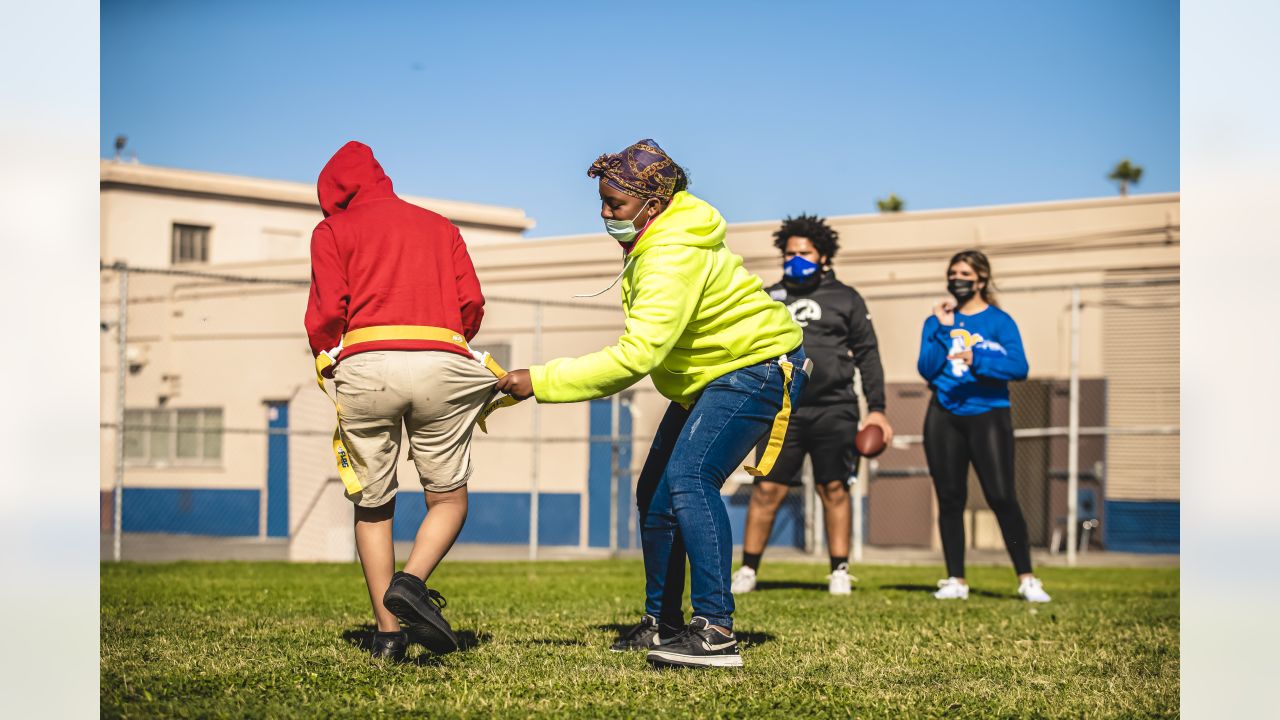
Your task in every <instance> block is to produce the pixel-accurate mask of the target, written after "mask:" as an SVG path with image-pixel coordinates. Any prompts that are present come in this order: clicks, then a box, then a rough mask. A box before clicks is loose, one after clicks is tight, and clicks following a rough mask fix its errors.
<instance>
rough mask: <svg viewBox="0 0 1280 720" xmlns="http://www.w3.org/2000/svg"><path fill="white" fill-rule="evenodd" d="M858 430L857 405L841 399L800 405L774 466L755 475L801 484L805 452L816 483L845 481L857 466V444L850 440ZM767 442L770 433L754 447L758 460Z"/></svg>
mask: <svg viewBox="0 0 1280 720" xmlns="http://www.w3.org/2000/svg"><path fill="white" fill-rule="evenodd" d="M857 434H858V406H857V405H854V404H852V403H841V404H839V405H810V406H808V407H801V408H799V409H798V410H796V412H795V413H794V414H793V415H792V416H791V423H790V424H789V425H788V426H787V437H786V439H785V440H784V441H783V443H782V452H780V453H778V460H777V462H775V463H774V465H773V470H772V471H770V472H769V474H768V475H765V476H764V477H758V478H756V482H761V481H763V482H774V483H781V484H783V485H790V486H792V487H795V486H798V485H800V482H801V481H800V471H801V469H802V468H803V466H804V456H805V455H806V454H807V455H808V456H809V459H810V461H811V462H812V463H813V480H814V483H815V484H818V485H825V484H827V483H829V482H831V481H833V480H840V481H844V482H848V480H849V478H850V477H851V476H852V475H853V474H854V472H856V471H857V469H858V448H857V446H856V445H854V442H853V438H854V436H855V435H857ZM768 443H769V436H768V435H766V436H765V437H764V438H763V439H761V441H760V444H759V446H757V447H756V459H757V460H759V457H760V455H761V454H762V453H763V452H764V448H765V446H766V445H768Z"/></svg>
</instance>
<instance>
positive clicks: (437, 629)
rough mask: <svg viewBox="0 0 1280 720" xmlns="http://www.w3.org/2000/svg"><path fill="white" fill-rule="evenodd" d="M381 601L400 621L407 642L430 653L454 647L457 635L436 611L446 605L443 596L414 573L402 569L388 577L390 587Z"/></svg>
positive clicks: (444, 651)
mask: <svg viewBox="0 0 1280 720" xmlns="http://www.w3.org/2000/svg"><path fill="white" fill-rule="evenodd" d="M382 604H383V605H384V606H386V608H387V609H388V610H390V611H391V613H392V614H393V615H395V616H396V617H397V618H398V619H399V620H400V624H401V625H403V626H404V630H405V633H407V634H408V636H409V640H410V641H411V642H416V643H418V644H419V645H423V646H425V647H426V648H427V649H428V650H430V651H431V652H434V653H448V652H453V651H454V650H457V649H458V638H457V637H456V636H455V635H454V634H453V628H451V627H449V621H448V620H445V619H444V615H442V614H441V613H440V610H441V609H442V608H443V607H444V606H445V604H446V603H445V599H444V596H443V595H441V594H440V593H438V592H436V591H435V590H432V589H430V588H428V587H427V584H426V583H424V582H422V580H420V579H419V578H418V577H417V576H415V575H410V574H409V573H405V572H398V573H396V574H395V575H393V576H391V587H389V588H387V594H386V595H383V596H382Z"/></svg>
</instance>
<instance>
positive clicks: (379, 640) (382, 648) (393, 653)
mask: <svg viewBox="0 0 1280 720" xmlns="http://www.w3.org/2000/svg"><path fill="white" fill-rule="evenodd" d="M408 648H409V636H408V635H406V634H405V633H404V631H402V630H401V631H396V632H375V633H374V634H373V648H372V649H371V650H370V652H371V653H372V654H373V656H374V657H375V658H378V659H386V660H392V661H395V662H400V661H402V660H404V652H405V650H407V649H408Z"/></svg>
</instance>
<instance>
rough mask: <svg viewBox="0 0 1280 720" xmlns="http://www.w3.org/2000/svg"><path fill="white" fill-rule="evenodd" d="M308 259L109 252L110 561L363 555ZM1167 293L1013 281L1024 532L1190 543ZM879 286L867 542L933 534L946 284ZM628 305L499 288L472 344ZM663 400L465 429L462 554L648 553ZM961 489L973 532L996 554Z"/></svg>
mask: <svg viewBox="0 0 1280 720" xmlns="http://www.w3.org/2000/svg"><path fill="white" fill-rule="evenodd" d="M305 275H306V265H305V263H298V262H293V263H288V262H284V263H277V264H274V265H269V266H263V265H258V266H254V267H252V268H245V269H241V270H239V271H237V272H230V271H229V272H226V273H210V272H192V271H187V270H183V269H181V268H176V269H173V268H170V269H147V268H130V267H125V266H121V265H112V266H105V265H104V266H103V269H102V281H103V287H102V299H103V322H102V331H103V332H102V360H103V361H102V369H101V371H102V377H103V382H102V388H103V401H102V408H103V417H102V447H103V454H102V471H101V477H102V483H101V488H102V503H101V507H102V517H101V530H102V537H103V557H104V558H117V559H126V560H151V559H201V558H208V559H222V558H235V559H269V558H274V559H292V560H350V559H352V558H353V557H354V540H353V537H352V532H351V523H352V510H351V504H350V502H349V501H348V500H347V499H346V498H345V497H344V496H343V492H342V485H341V483H340V482H339V480H338V477H337V472H336V469H335V464H334V459H333V453H332V447H331V438H332V433H333V426H334V405H333V401H332V400H331V399H330V398H329V397H326V396H325V394H324V393H321V392H320V391H319V390H318V389H317V388H316V387H315V383H314V380H313V378H312V377H311V376H310V372H311V370H310V367H311V356H310V350H309V348H308V346H307V342H306V338H305V335H304V334H303V332H302V327H301V318H302V315H303V311H304V309H305V306H306V297H307V295H306V287H307V284H308V281H307V280H306V279H305ZM1177 294H1178V284H1177V276H1176V271H1174V272H1171V273H1170V272H1165V273H1163V274H1162V273H1151V272H1148V273H1143V274H1139V275H1136V276H1132V277H1129V276H1123V277H1122V276H1114V277H1113V276H1110V275H1109V276H1108V277H1107V278H1106V279H1105V280H1104V281H1102V282H1093V283H1077V284H1075V285H1062V286H1040V287H1026V288H1018V289H1010V290H1008V291H1006V292H1005V293H1004V295H1003V296H1002V297H1003V298H1004V300H1005V301H1006V303H1007V307H1008V308H1009V310H1010V312H1011V313H1012V314H1013V315H1014V317H1015V318H1016V319H1017V321H1018V322H1019V325H1020V327H1021V328H1022V331H1023V334H1024V336H1026V339H1027V344H1028V347H1029V348H1033V347H1034V348H1037V349H1038V350H1037V351H1036V352H1039V353H1040V355H1037V354H1035V352H1033V353H1032V357H1031V362H1032V375H1031V378H1030V379H1029V380H1028V381H1026V382H1022V383H1015V384H1014V385H1013V418H1014V424H1015V426H1016V428H1017V433H1016V434H1017V453H1016V457H1017V483H1018V493H1019V497H1020V501H1021V505H1022V508H1023V510H1024V514H1025V515H1026V517H1027V521H1028V525H1029V528H1030V530H1031V540H1032V543H1033V545H1036V546H1039V547H1042V548H1048V549H1050V550H1057V551H1061V552H1073V550H1074V549H1075V548H1079V551H1081V552H1087V551H1089V550H1093V551H1097V550H1102V549H1106V550H1131V551H1166V552H1167V551H1172V552H1176V551H1177V498H1178V494H1177V490H1178V475H1177V458H1178V435H1177V432H1178V428H1177V422H1178V420H1177V417H1178V415H1177V409H1178V385H1177V382H1178V373H1177V345H1176V338H1177V304H1176V303H1177ZM866 297H867V301H868V303H869V305H870V307H871V308H872V310H873V311H874V312H875V313H876V315H877V329H878V332H879V334H880V337H881V343H882V355H885V356H886V370H887V376H888V379H889V383H888V395H889V408H888V415H889V418H890V420H891V422H892V423H893V425H894V427H895V428H896V430H897V438H896V440H895V442H894V445H893V447H892V448H891V449H890V450H888V451H887V452H885V453H884V454H883V455H881V456H880V457H879V458H877V459H876V460H874V461H866V460H864V461H863V463H862V465H861V472H860V474H859V477H858V481H857V482H854V483H853V484H852V486H851V487H852V488H853V490H854V493H853V495H854V503H855V511H854V513H853V518H854V521H853V528H852V536H853V538H852V542H853V547H854V556H855V559H859V558H861V557H862V556H863V555H862V554H863V551H864V550H873V551H874V552H877V553H880V555H879V556H880V557H893V556H895V555H904V556H905V555H906V554H908V553H911V552H914V551H917V550H924V551H936V549H937V547H938V541H937V530H936V513H937V510H936V501H935V500H934V498H933V490H932V484H931V481H930V477H929V473H928V469H927V464H926V462H925V460H924V454H923V450H922V447H921V437H920V428H922V426H923V418H924V411H925V409H926V408H927V404H928V391H927V389H926V388H925V386H924V384H923V383H922V382H921V381H919V380H918V378H913V377H912V376H911V374H910V372H909V371H903V370H902V368H908V369H909V368H913V367H914V347H913V346H914V344H915V340H914V338H918V330H917V328H918V327H919V325H918V321H919V320H920V319H922V316H920V313H919V312H917V310H918V309H919V308H920V307H921V306H922V303H924V302H925V301H932V299H933V298H926V297H925V296H923V295H921V294H919V293H904V294H893V293H891V292H887V291H883V290H882V291H881V292H879V294H876V293H868V294H867V295H866ZM1073 308H1074V310H1073ZM621 319H622V318H621V313H620V312H619V310H618V308H617V307H616V306H613V305H607V304H604V303H590V302H583V303H576V302H574V303H571V302H554V301H547V300H541V299H534V298H503V297H493V296H490V297H488V302H487V305H486V318H485V322H484V327H483V330H482V332H481V334H480V335H479V336H478V337H477V338H476V339H475V341H474V343H473V345H474V346H475V347H476V348H478V349H483V350H487V351H489V352H490V353H492V354H493V355H494V356H495V358H496V359H497V360H498V361H499V362H500V363H501V364H502V365H503V366H504V367H508V368H514V367H525V366H528V365H529V364H532V363H534V362H536V361H540V360H544V359H547V358H550V357H556V356H563V355H575V354H581V353H585V352H590V351H593V350H597V349H599V348H600V347H602V346H603V345H605V344H607V343H609V342H611V341H612V340H613V339H614V338H616V337H617V334H618V333H619V331H620V330H621V329H622V323H621ZM1073 338H1074V343H1075V344H1074V347H1075V352H1074V353H1073V352H1072V349H1071V348H1072V347H1073ZM1045 349H1049V351H1051V352H1054V353H1057V354H1058V357H1044V354H1045ZM908 355H910V357H909V358H908V359H907V360H906V361H905V362H904V360H903V359H904V357H906V356H908ZM1073 358H1074V359H1073ZM1073 378H1074V380H1073ZM330 391H331V389H330ZM666 404H667V403H666V401H665V400H664V399H663V398H662V397H661V396H660V395H658V393H657V392H656V391H655V390H654V389H653V387H652V385H651V384H649V383H648V382H647V381H646V382H644V383H641V384H639V385H637V386H636V387H634V388H633V389H631V390H629V391H628V392H626V393H623V394H622V395H620V396H617V397H614V398H608V399H604V400H599V401H595V402H591V403H583V404H574V405H538V404H536V403H531V402H526V403H521V404H520V405H517V406H515V407H513V408H508V409H503V410H500V411H499V412H498V413H497V414H495V415H494V416H493V417H492V418H491V419H490V422H489V430H490V433H489V434H481V433H479V432H477V433H476V435H475V440H474V444H473V449H472V457H473V463H474V468H475V472H474V476H473V478H472V480H471V482H470V484H469V491H470V508H471V509H470V514H469V518H468V521H467V524H466V527H465V528H464V530H463V532H462V535H461V537H460V538H459V543H458V545H457V546H456V548H455V550H454V555H456V556H459V557H467V556H475V557H479V556H484V557H513V558H514V557H529V558H536V557H566V556H575V557H593V556H608V555H609V554H611V553H616V552H630V551H636V550H637V549H638V548H639V545H640V543H639V537H638V529H637V527H636V513H635V510H634V494H635V479H636V477H637V476H638V475H639V470H640V467H641V465H642V464H643V461H644V457H645V455H646V453H647V450H648V443H649V442H650V441H651V439H652V436H653V432H654V430H655V429H656V426H657V424H658V421H659V420H660V418H661V416H662V413H663V411H664V410H665V407H666ZM1073 408H1074V409H1073ZM121 428H123V432H119V430H120V429H121ZM405 454H406V450H405V449H403V448H402V457H401V462H400V466H399V469H398V478H399V481H400V483H401V488H400V489H401V491H402V492H401V496H400V498H399V500H398V502H397V508H396V519H395V529H394V535H395V538H396V540H397V541H399V542H403V543H408V542H411V541H412V538H413V536H414V533H415V532H416V530H417V526H418V524H419V522H420V521H421V519H422V518H423V517H424V516H425V512H426V508H425V503H424V502H423V498H422V494H421V493H420V492H416V489H417V486H418V481H417V474H416V470H415V469H414V466H413V464H412V462H411V460H409V459H408V458H407V457H406V456H405ZM1073 458H1075V460H1074V461H1073ZM971 485H972V488H971V492H970V493H969V498H970V501H969V508H968V510H967V511H966V516H967V521H966V525H967V526H968V530H969V532H968V533H967V537H968V539H969V540H968V541H969V543H970V544H971V545H972V546H973V547H976V548H987V547H990V548H1000V547H1002V544H1001V542H1000V535H999V530H998V528H997V527H996V524H995V521H994V518H993V517H992V515H991V512H990V510H989V509H987V508H986V506H985V504H984V502H983V500H982V493H981V492H980V491H979V490H978V488H977V485H976V484H975V483H973V482H972V481H971ZM750 489H751V484H750V478H749V477H748V476H747V475H746V474H745V473H739V474H737V475H735V476H734V477H732V478H730V480H729V482H727V483H726V484H725V488H724V493H723V494H724V499H725V502H726V505H727V507H728V508H729V511H730V517H731V520H732V522H733V525H734V532H735V542H739V543H740V542H741V538H742V526H743V523H744V521H745V517H746V512H747V502H748V498H749V496H750ZM1073 500H1074V502H1073ZM1073 517H1074V521H1072V518H1073ZM823 527H824V526H823V518H822V510H821V503H819V502H817V501H816V499H815V494H814V492H813V490H812V478H811V474H810V473H808V472H807V471H806V473H805V485H804V487H802V488H797V489H794V490H792V491H791V493H790V494H789V495H788V499H787V501H786V502H784V504H783V507H782V508H781V510H780V512H779V514H778V519H777V521H776V523H775V526H774V532H773V535H772V537H771V547H772V548H782V547H787V548H792V549H793V550H794V551H800V552H806V553H811V554H823V553H824V552H825V547H826V538H825V532H824V530H823ZM1073 538H1074V539H1076V540H1077V542H1076V544H1075V545H1073V544H1072V539H1073Z"/></svg>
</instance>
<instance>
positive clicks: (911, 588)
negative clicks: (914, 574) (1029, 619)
mask: <svg viewBox="0 0 1280 720" xmlns="http://www.w3.org/2000/svg"><path fill="white" fill-rule="evenodd" d="M880 589H881V590H903V591H905V592H922V593H923V592H927V593H929V594H930V595H932V594H933V593H936V592H938V586H937V585H881V586H880ZM969 594H970V595H978V596H979V597H986V598H995V599H997V600H1021V598H1019V597H1018V596H1017V595H1009V594H1007V593H997V592H991V591H990V590H979V589H977V588H975V587H973V586H972V585H970V586H969Z"/></svg>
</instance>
